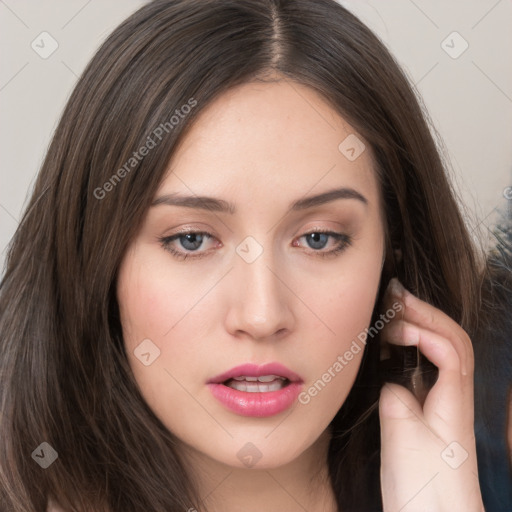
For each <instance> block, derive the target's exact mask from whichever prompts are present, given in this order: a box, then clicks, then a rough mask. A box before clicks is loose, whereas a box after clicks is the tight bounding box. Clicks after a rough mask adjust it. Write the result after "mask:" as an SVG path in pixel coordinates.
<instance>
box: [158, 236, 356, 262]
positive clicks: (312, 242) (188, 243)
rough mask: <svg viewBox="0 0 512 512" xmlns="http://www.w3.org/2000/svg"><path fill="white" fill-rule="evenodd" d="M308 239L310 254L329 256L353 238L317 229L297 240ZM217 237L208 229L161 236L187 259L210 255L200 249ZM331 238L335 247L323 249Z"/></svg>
mask: <svg viewBox="0 0 512 512" xmlns="http://www.w3.org/2000/svg"><path fill="white" fill-rule="evenodd" d="M301 238H304V239H306V243H307V245H308V246H309V247H310V248H311V249H312V251H310V252H309V253H310V254H314V255H315V256H321V257H327V256H335V255H336V254H339V253H341V252H343V251H344V250H345V249H347V247H349V246H350V244H351V242H352V239H351V238H350V237H349V236H348V235H345V234H343V233H335V232H332V231H321V230H315V231H312V232H310V233H306V234H304V235H302V236H301V237H299V238H298V239H296V240H300V239H301ZM211 239H215V237H214V236H213V235H212V234H211V233H208V232H206V231H183V232H181V233H176V234H175V235H171V236H167V237H162V238H159V241H160V244H161V245H162V247H163V248H164V249H165V250H166V251H168V252H170V253H171V254H172V255H173V256H174V257H175V258H177V259H181V260H185V259H187V258H202V257H203V256H206V255H208V252H209V251H207V250H203V251H200V250H199V249H201V248H202V247H204V245H205V244H206V242H207V241H209V240H211ZM329 240H333V241H334V247H332V248H331V249H329V250H327V251H323V250H322V249H324V248H325V247H326V245H327V244H328V242H329ZM292 245H293V246H294V247H299V246H300V245H298V244H297V242H296V241H294V242H293V243H292Z"/></svg>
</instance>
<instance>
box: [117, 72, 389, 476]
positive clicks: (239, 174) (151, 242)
mask: <svg viewBox="0 0 512 512" xmlns="http://www.w3.org/2000/svg"><path fill="white" fill-rule="evenodd" d="M347 137H348V138H347ZM356 137H357V135H356V134H354V130H353V129H352V128H351V127H350V126H349V125H348V124H347V123H346V122H345V121H344V120H343V119H342V118H341V117H340V116H339V115H338V114H337V113H336V112H335V111H334V110H333V109H332V108H330V107H329V105H328V104H327V103H325V102H324V101H323V100H322V98H321V97H320V96H319V95H318V94H317V93H316V92H314V91H313V90H312V89H309V88H307V87H305V86H302V85H298V84H297V83H294V82H292V83H290V82H288V81H280V82H274V83H247V84H244V85H242V86H239V87H237V88H235V89H232V90H230V91H229V92H228V93H226V94H224V95H222V96H221V97H219V98H218V99H217V100H216V101H215V102H213V103H212V104H210V105H209V106H208V107H207V108H206V110H204V111H203V112H202V114H201V116H200V117H199V119H198V121H197V123H196V124H195V125H194V126H193V128H192V129H191V131H190V132H189V133H188V134H187V136H186V137H185V138H184V139H183V141H182V143H181V145H180V147H179V148H178V150H177V151H176V152H175V153H174V156H173V158H172V161H171V164H170V167H169V172H168V174H167V176H166V177H165V179H164V180H163V182H162V183H161V186H160V188H159V190H158V193H157V194H156V196H155V204H154V205H153V206H152V207H151V208H150V210H149V211H148V213H147V216H146V218H145V219H144V221H143V225H142V228H141V230H140V232H139V233H138V235H137V236H136V238H135V239H134V241H133V243H132V245H131V246H130V248H129V250H128V251H127V253H126V254H125V257H124V259H123V262H122V265H121V269H120V274H119V280H118V290H117V293H118V300H119V305H120V311H121V320H122V325H123V334H124V342H125V346H126V352H127V354H128V358H129V362H130V365H131V368H132V369H133V374H134V376H135V379H136V381H137V383H138V386H139V387H140V390H141V393H142V395H143V397H144V398H145V400H146V401H147V403H148V405H149V407H151V409H152V410H153V411H154V413H155V415H156V416H157V417H158V418H159V419H160V420H161V421H162V422H163V424H165V426H166V427H167V428H168V429H169V430H170V431H171V432H173V433H174V434H175V435H176V436H177V437H178V438H179V440H181V441H182V442H183V443H184V444H183V445H181V446H182V447H183V448H186V449H187V451H189V452H191V453H195V454H200V455H201V456H203V457H204V456H207V457H208V458H209V460H214V461H217V462H221V463H224V464H227V465H230V466H235V467H244V466H245V467H250V466H252V465H254V464H257V465H258V467H260V468H271V467H277V466H280V465H284V464H286V463H288V462H290V461H292V460H294V459H295V458H297V457H298V456H299V455H301V454H302V453H304V452H305V451H306V450H308V449H310V448H312V447H314V444H315V442H316V441H318V440H320V439H321V436H322V434H323V433H325V431H326V428H327V426H328V424H329V423H330V421H331V420H332V419H333V417H334V416H335V414H336V412H337V411H338V410H339V408H340V406H341V405H342V404H343V402H344V400H345V399H346V397H347V394H348V393H349V391H350V389H351V387H352V385H353V382H354V379H355V376H356V374H357V371H358V368H359V366H360V362H361V358H362V354H363V350H362V349H364V345H363V343H362V342H361V339H362V337H361V333H362V332H363V331H364V329H365V328H366V327H368V326H369V323H370V319H371V314H372V311H373V308H374V305H375V300H376V295H377V291H378V287H379V280H380V275H381V268H382V261H383V255H384V253H383V251H384V228H383V218H382V214H381V205H380V197H379V189H378V184H377V179H376V175H375V173H374V170H373V161H372V156H371V154H370V149H369V147H366V149H364V146H362V145H361V140H360V138H359V139H357V138H356ZM188 232H192V233H195V234H188V235H187V234H186V233H188ZM358 335H359V339H358ZM268 364H270V366H268V367H267V368H265V367H261V365H268ZM242 365H253V366H246V367H245V368H237V367H240V366H242ZM231 370H233V371H232V372H231V373H228V374H226V372H230V371H231ZM258 376H259V377H260V378H259V379H258V380H257V381H256V379H257V378H258ZM229 377H231V379H229V380H228V378H229ZM235 377H236V379H235ZM212 381H214V382H212ZM257 382H259V384H258V383H257ZM235 388H237V389H235ZM244 390H245V391H244ZM322 437H325V436H322Z"/></svg>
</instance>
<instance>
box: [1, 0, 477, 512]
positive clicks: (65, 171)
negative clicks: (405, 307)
mask: <svg viewBox="0 0 512 512" xmlns="http://www.w3.org/2000/svg"><path fill="white" fill-rule="evenodd" d="M275 76H280V77H284V79H286V80H287V81H288V82H289V83H290V85H292V86H293V84H294V83H301V84H304V85H307V86H309V87H311V88H313V89H315V90H316V91H317V92H318V93H319V94H320V95H321V96H322V97H323V98H324V99H325V100H326V101H327V102H329V104H330V105H331V106H332V107H333V108H334V109H336V110H337V111H338V112H339V113H340V115H342V116H343V117H344V118H345V119H346V120H347V121H348V122H349V123H350V124H351V125H352V126H353V127H354V128H355V129H356V130H357V133H358V134H359V135H360V136H361V137H362V138H363V139H364V140H365V143H367V144H368V145H369V147H370V148H371V150H372V154H373V156H374V160H375V164H376V172H377V174H378V178H379V182H380V185H381V191H382V198H383V208H384V210H385V215H386V221H387V234H388V240H387V247H386V255H387V259H386V263H385V266H384V269H383V274H382V282H381V290H380V292H379V297H378V300H377V305H376V308H375V311H374V318H377V316H378V313H380V312H381V311H380V310H379V308H380V301H381V298H382V292H383V288H384V287H385V285H386V284H387V282H388V280H389V279H390V278H391V277H392V276H393V275H397V276H398V278H399V279H400V280H401V281H402V283H403V284H404V285H405V286H406V287H407V288H408V289H410V290H411V291H413V292H414V293H416V294H417V295H418V296H419V297H420V298H422V299H424V300H427V301H428V302H430V303H431V304H433V305H435V306H436V307H438V308H440V309H441V310H443V311H445V312H446V313H447V314H448V315H450V316H451V317H452V318H454V319H455V320H457V321H458V322H460V323H461V325H462V326H463V327H464V328H465V329H466V330H468V332H469V333H471V332H472V330H473V329H474V327H475V325H476V314H477V311H478V297H479V289H480V278H479V277H478V276H479V268H477V252H476V250H475V248H474V246H473V244H472V242H471V239H470V237H469V235H468V232H467V230H466V228H465V226H464V223H463V220H462V218H461V215H460V213H459V210H458V207H457V204H456V200H455V197H454V194H453V192H452V190H451V187H450V185H449V183H448V181H447V178H446V175H445V171H444V168H443V163H442V161H441V159H440V157H439V154H438V151H437V149H436V145H435V142H434V140H433V138H432V135H431V133H430V131H429V127H428V125H427V123H426V121H425V118H424V116H423V114H422V110H421V108H420V105H419V103H418V100H417V99H416V97H415V94H414V91H413V90H412V89H411V86H410V85H409V83H408V81H407V79H406V78H405V76H404V74H403V73H402V71H401V70H400V69H399V67H398V66H397V64H396V63H395V61H394V60H393V58H392V57H391V56H390V54H389V53H388V51H387V50H386V49H385V47H384V46H383V45H382V43H381V42H380V41H379V40H378V38H377V37H376V36H375V35H373V33H372V32H371V31H370V30H369V29H367V28H366V27H365V26H364V25H363V24H362V23H361V22H360V21H359V20H358V19H357V18H356V17H354V16H353V15H352V14H351V13H350V12H348V11H347V10H346V9H344V8H343V7H342V6H340V5H339V4H337V3H336V2H335V1H334V0H315V1H308V0H293V1H287V0H283V1H280V0H165V1H164V0H158V1H155V2H150V3H148V4H147V5H145V6H144V7H142V8H141V9H140V10H138V11H137V12H136V13H135V14H133V15H132V16H130V17H129V18H128V19H127V20H126V21H124V22H123V23H122V24H121V25H120V26H119V27H118V28H117V29H116V30H115V31H114V32H113V33H112V34H111V35H110V36H109V37H108V39H107V40H106V41H105V43H104V44H103V45H102V46H101V48H100V49H99V51H98V52H97V54H96V55H95V57H94V58H93V59H92V61H91V62H90V63H89V65H88V66H87V68H86V70H85V71H84V73H83V75H82V76H81V78H80V79H79V80H78V83H77V85H76V87H75V89H74V91H73V93H72V95H71V97H70V99H69V101H68V103H67V106H66V108H65V110H64V113H63V115H62V118H61V120H60V122H59V124H58V126H57V129H56V132H55V134H54V137H53V140H52V142H51V145H50V147H49V150H48V153H47V155H46V158H45V160H44V163H43V165H42V169H41V171H40V173H39V175H38V179H37V182H36V184H35V187H34V190H33V193H32V196H31V200H30V202H29V204H28V205H27V208H26V211H25V213H24V216H23V219H22V221H21V223H20V226H19V228H18V230H17V232H16V234H15V236H14V238H13V240H12V243H11V245H10V248H9V253H8V259H7V265H6V271H5V276H4V279H3V280H2V285H1V290H0V291H1V295H0V315H1V316H0V336H1V337H0V365H1V366H0V368H1V370H0V372H1V373H0V379H1V380H0V397H1V402H0V407H1V409H0V413H1V416H0V430H1V432H2V438H1V444H0V483H1V485H0V497H1V498H2V500H3V502H4V503H6V506H4V508H2V510H9V511H11V510H12V511H15V512H41V511H42V510H45V508H46V504H47V499H48V496H53V497H55V500H56V501H57V502H59V503H60V504H61V506H62V507H63V508H64V509H65V510H67V511H95V512H103V511H104V512H107V511H110V512H112V511H119V512H129V511H140V510H146V511H158V512H163V511H165V512H169V511H178V510H187V509H188V508H191V507H195V508H196V509H197V510H198V511H201V510H205V508H204V506H203V505H202V504H201V502H200V499H199V497H198V496H196V492H195V489H194V482H193V474H194V471H193V468H187V467H185V465H184V463H183V461H181V460H180V457H179V456H178V452H177V450H176V438H175V437H174V435H173V434H171V433H170V432H169V431H168V430H167V429H166V428H165V426H164V425H163V424H162V423H161V422H160V420H159V419H158V418H157V417H156V416H155V415H154V413H153V412H152V411H151V410H150V409H149V407H148V406H147V405H146V403H145V401H144V400H143V398H142V396H141V395H140V393H139V391H138V388H137V386H136V384H135V381H134V379H133V376H132V374H131V371H130V368H129V365H128V362H127V358H126V355H125V352H124V347H123V341H122V334H121V325H120V321H119V313H118V306H117V300H116V274H117V270H118V268H119V265H120V262H121V260H122V258H123V256H124V254H125V251H126V249H127V247H128V245H129V243H130V241H131V240H132V239H133V237H134V236H135V235H136V233H137V231H138V228H139V227H140V223H141V221H142V219H143V218H144V216H145V213H146V211H147V209H148V207H149V205H150V203H151V201H152V199H153V198H154V194H155V193H156V190H157V188H158V186H159V184H160V183H161V181H162V179H163V177H164V175H165V172H166V170H167V169H168V165H169V162H170V158H171V156H172V154H173V152H174V151H175V149H176V147H177V144H178V142H179V141H180V140H181V139H182V138H183V136H184V134H185V133H186V132H187V129H190V126H191V125H192V123H193V122H194V120H195V119H197V117H198V115H199V114H200V112H201V111H202V110H203V109H204V108H205V107H206V106H207V105H208V104H210V103H211V102H212V101H213V100H214V99H215V98H216V97H218V96H219V95H220V94H222V93H224V92H226V91H227V90H229V89H230V88H232V87H235V86H237V85H240V84H243V83H246V82H248V81H253V80H258V79H259V80H273V79H274V78H273V77H275ZM191 99H193V100H194V101H196V102H197V104H196V106H194V108H191V109H190V112H189V113H188V114H187V115H186V116H184V118H183V119H181V120H180V122H179V123H178V124H177V125H176V126H175V127H174V129H173V130H172V131H169V133H168V134H166V136H165V138H164V139H163V140H162V141H161V142H160V143H159V144H158V145H157V146H156V147H155V148H154V149H152V150H151V151H149V152H148V154H147V155H146V156H145V157H144V159H143V160H142V161H141V162H140V163H138V165H137V167H136V168H134V169H131V170H130V172H129V173H127V174H126V176H125V177H124V178H123V179H122V180H120V181H119V183H117V184H116V186H115V188H114V190H112V191H110V192H109V193H107V194H106V195H105V197H103V198H102V199H98V198H97V197H96V196H95V194H94V191H95V189H97V188H98V187H101V186H102V185H103V184H104V183H105V182H107V181H108V180H109V179H110V178H111V176H112V175H113V174H114V173H115V172H116V171H117V170H118V169H119V168H121V167H122V166H123V165H124V164H125V163H126V162H127V161H129V159H130V158H131V157H132V156H133V152H134V151H136V150H137V149H138V148H140V147H141V146H143V145H144V144H145V143H146V141H147V137H148V136H149V135H151V133H152V132H153V130H154V129H155V127H157V126H159V125H160V124H161V123H164V122H165V121H168V119H169V117H170V116H171V115H172V113H173V112H174V111H175V110H176V109H180V108H181V107H182V106H183V105H187V104H189V105H190V104H191V103H189V102H190V100H191ZM340 142H341V141H340ZM325 171H326V170H325V169H318V172H319V176H320V175H321V174H320V173H324V172H325ZM395 249H400V250H401V252H402V261H401V262H398V261H395V260H394V250H395ZM378 362H379V348H378V340H377V339H376V338H375V339H373V340H370V341H369V343H368V345H367V347H366V351H365V356H364V360H363V364H362V366H361V369H360V371H359V374H358V378H357V381H356V384H355V386H354V388H353V389H352V391H351V393H350V395H349V397H348V399H347V401H346V403H345V404H344V406H343V407H342V409H341V410H340V412H339V413H338V414H337V415H336V417H335V418H334V420H333V422H332V423H331V429H332V433H333V439H332V441H331V445H330V450H329V460H328V463H329V470H330V476H331V481H332V485H333V488H334V492H335V495H336V499H337V501H338V504H339V506H340V508H341V507H343V510H344V511H349V510H354V511H355V510H366V511H369V510H379V509H380V507H381V502H380V490H379V449H380V446H379V442H380V441H379V426H378V414H377V413H378V411H377V409H376V407H375V404H376V403H377V400H378V396H379V389H380V385H381V382H380V377H379V375H378V371H377V365H378ZM368 411H369V412H368ZM362 416H364V418H363V419H361V418H362ZM356 424H357V428H353V427H354V425H356ZM43 441H46V442H48V443H49V444H50V445H51V446H52V447H54V448H55V450H56V451H57V452H58V459H57V460H56V461H55V462H54V463H53V464H52V465H51V466H50V467H49V468H47V469H45V470H43V469H42V468H41V467H40V466H39V465H38V464H36V463H35V462H34V460H33V459H32V457H31V453H32V452H33V450H34V449H35V448H36V447H37V446H38V445H40V444H41V443H42V442H43Z"/></svg>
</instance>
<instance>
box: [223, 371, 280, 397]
mask: <svg viewBox="0 0 512 512" xmlns="http://www.w3.org/2000/svg"><path fill="white" fill-rule="evenodd" d="M222 384H224V386H227V387H228V388H231V389H236V390H237V391H245V392H246V393H268V392H270V391H279V390H280V389H283V388H285V387H286V386H288V385H289V384H290V381H289V380H288V379H287V378H286V377H280V376H278V375H262V376H260V377H247V376H241V377H234V378H232V379H227V380H226V381H224V382H223V383H222Z"/></svg>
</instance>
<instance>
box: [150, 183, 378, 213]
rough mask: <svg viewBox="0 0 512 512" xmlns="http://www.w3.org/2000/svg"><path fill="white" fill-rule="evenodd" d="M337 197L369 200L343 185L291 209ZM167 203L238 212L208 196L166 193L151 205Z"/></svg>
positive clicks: (301, 200)
mask: <svg viewBox="0 0 512 512" xmlns="http://www.w3.org/2000/svg"><path fill="white" fill-rule="evenodd" d="M337 199H356V200H358V201H361V202H362V203H363V204H365V205H367V204H368V200H367V199H366V197H364V196H363V195H362V194H361V193H359V192H358V191H357V190H355V189H353V188H348V187H342V188H336V189H333V190H328V191H327V192H322V193H321V194H317V195H315V196H309V197H304V198H301V199H298V200H297V201H294V202H293V203H292V204H291V205H290V207H289V209H290V210H291V211H300V210H306V209H308V208H313V207H315V206H320V205H323V204H326V203H330V202H331V201H335V200H337ZM162 204H166V205H169V206H181V207H185V208H195V209H201V210H209V211H213V212H220V213H230V214H234V213H236V207H235V205H233V204H232V203H229V202H227V201H225V200H223V199H218V198H215V197H208V196H184V195H180V194H176V193H174V194H166V195H163V196H160V197H158V198H157V199H155V200H154V201H153V203H152V204H151V206H158V205H162Z"/></svg>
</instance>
